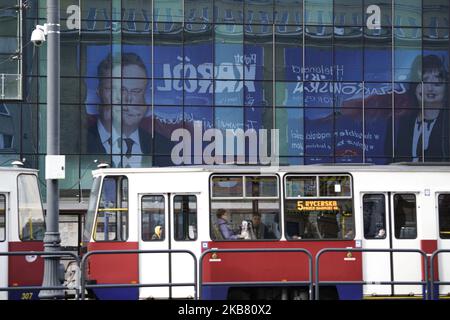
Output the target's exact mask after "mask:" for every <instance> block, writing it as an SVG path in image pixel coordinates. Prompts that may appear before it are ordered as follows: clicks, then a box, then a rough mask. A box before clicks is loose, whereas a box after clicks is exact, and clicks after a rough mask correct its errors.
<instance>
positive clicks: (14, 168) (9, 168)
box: [0, 167, 38, 173]
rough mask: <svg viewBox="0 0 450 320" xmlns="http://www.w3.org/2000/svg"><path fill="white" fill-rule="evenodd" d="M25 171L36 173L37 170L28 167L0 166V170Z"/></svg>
mask: <svg viewBox="0 0 450 320" xmlns="http://www.w3.org/2000/svg"><path fill="white" fill-rule="evenodd" d="M2 171H3V172H22V173H23V172H27V173H37V172H38V170H36V169H30V168H21V167H0V172H2Z"/></svg>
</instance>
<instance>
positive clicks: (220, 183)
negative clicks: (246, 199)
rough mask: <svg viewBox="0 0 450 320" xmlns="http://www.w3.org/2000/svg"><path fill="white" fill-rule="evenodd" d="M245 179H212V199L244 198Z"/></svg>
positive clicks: (226, 177) (227, 177)
mask: <svg viewBox="0 0 450 320" xmlns="http://www.w3.org/2000/svg"><path fill="white" fill-rule="evenodd" d="M243 187H244V185H243V178H242V177H230V176H224V177H213V178H212V192H211V194H212V197H243V196H244V190H243Z"/></svg>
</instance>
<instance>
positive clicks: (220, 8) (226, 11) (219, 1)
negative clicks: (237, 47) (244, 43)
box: [214, 0, 244, 24]
mask: <svg viewBox="0 0 450 320" xmlns="http://www.w3.org/2000/svg"><path fill="white" fill-rule="evenodd" d="M214 22H217V23H230V24H239V23H243V22H244V0H233V1H229V0H215V1H214Z"/></svg>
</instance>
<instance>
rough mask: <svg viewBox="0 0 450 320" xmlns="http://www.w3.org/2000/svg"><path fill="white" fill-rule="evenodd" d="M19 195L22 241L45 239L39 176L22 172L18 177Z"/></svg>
mask: <svg viewBox="0 0 450 320" xmlns="http://www.w3.org/2000/svg"><path fill="white" fill-rule="evenodd" d="M17 189H18V191H17V192H18V196H19V199H18V200H19V202H18V206H19V237H20V239H21V240H22V241H37V240H43V239H44V233H45V223H44V214H43V210H42V203H41V197H40V195H39V187H38V185H37V178H36V176H34V175H30V174H21V175H19V177H18V178H17Z"/></svg>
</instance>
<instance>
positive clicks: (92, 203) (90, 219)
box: [83, 177, 101, 242]
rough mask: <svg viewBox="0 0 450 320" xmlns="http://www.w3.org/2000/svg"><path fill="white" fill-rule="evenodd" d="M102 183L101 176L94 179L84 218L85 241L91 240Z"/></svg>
mask: <svg viewBox="0 0 450 320" xmlns="http://www.w3.org/2000/svg"><path fill="white" fill-rule="evenodd" d="M100 184H101V178H100V177H95V179H94V181H93V182H92V188H91V193H90V195H89V205H88V210H87V213H86V216H85V220H84V228H83V229H84V231H83V241H85V242H89V240H91V235H92V227H93V226H94V220H95V211H96V209H97V208H96V205H97V198H98V194H99V192H100Z"/></svg>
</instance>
